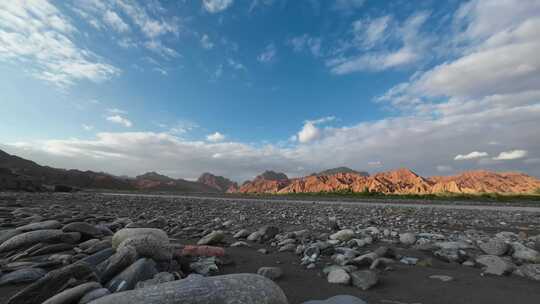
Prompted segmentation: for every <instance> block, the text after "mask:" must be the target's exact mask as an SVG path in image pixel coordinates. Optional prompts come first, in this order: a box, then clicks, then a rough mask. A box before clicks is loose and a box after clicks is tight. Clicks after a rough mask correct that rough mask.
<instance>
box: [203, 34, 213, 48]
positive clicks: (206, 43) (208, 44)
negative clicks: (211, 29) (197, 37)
mask: <svg viewBox="0 0 540 304" xmlns="http://www.w3.org/2000/svg"><path fill="white" fill-rule="evenodd" d="M201 46H202V47H203V49H206V50H210V49H212V48H213V47H214V43H212V41H210V37H208V35H206V34H204V35H202V37H201Z"/></svg>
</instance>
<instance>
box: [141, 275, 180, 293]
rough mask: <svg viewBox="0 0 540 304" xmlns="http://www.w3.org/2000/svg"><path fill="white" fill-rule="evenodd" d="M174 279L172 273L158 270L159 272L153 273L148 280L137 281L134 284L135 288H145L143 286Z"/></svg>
mask: <svg viewBox="0 0 540 304" xmlns="http://www.w3.org/2000/svg"><path fill="white" fill-rule="evenodd" d="M174 280H175V278H174V275H173V274H172V273H169V272H160V273H156V275H154V277H153V278H151V279H149V280H146V281H141V282H138V283H137V285H135V289H140V288H145V287H149V286H153V285H158V284H162V283H165V282H171V281H174Z"/></svg>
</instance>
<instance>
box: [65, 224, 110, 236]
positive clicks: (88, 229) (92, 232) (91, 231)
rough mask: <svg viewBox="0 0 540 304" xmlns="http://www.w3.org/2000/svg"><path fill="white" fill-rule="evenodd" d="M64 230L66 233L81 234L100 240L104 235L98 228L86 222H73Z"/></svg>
mask: <svg viewBox="0 0 540 304" xmlns="http://www.w3.org/2000/svg"><path fill="white" fill-rule="evenodd" d="M62 230H63V231H64V232H79V233H80V234H82V235H83V236H86V237H90V238H100V237H102V236H103V233H102V232H101V230H100V229H98V228H97V227H96V226H94V225H91V224H88V223H86V222H73V223H69V224H67V225H65V226H64V227H63V228H62Z"/></svg>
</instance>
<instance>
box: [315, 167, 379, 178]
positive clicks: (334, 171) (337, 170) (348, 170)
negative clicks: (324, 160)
mask: <svg viewBox="0 0 540 304" xmlns="http://www.w3.org/2000/svg"><path fill="white" fill-rule="evenodd" d="M338 173H353V174H357V175H360V176H369V173H367V172H365V171H356V170H353V169H351V168H347V167H337V168H332V169H327V170H324V171H321V172H319V173H313V174H311V175H319V176H321V175H334V174H338Z"/></svg>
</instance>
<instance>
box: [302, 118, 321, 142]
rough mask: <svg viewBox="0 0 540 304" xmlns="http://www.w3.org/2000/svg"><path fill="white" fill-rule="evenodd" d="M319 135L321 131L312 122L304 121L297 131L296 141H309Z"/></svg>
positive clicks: (317, 137)
mask: <svg viewBox="0 0 540 304" xmlns="http://www.w3.org/2000/svg"><path fill="white" fill-rule="evenodd" d="M320 137H321V131H320V130H319V129H318V128H317V127H316V126H315V124H314V123H312V122H309V121H308V122H306V123H305V124H304V127H302V130H300V132H298V141H299V142H301V143H309V142H312V141H314V140H317V139H319V138H320Z"/></svg>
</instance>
